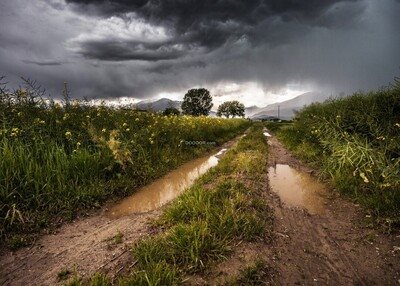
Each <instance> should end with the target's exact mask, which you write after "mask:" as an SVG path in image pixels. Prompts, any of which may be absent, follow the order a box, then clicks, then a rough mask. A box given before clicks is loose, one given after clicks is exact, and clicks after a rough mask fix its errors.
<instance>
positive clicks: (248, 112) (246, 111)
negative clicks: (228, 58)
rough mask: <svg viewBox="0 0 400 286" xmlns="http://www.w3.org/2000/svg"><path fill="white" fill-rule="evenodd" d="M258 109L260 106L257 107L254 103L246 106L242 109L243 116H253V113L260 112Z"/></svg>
mask: <svg viewBox="0 0 400 286" xmlns="http://www.w3.org/2000/svg"><path fill="white" fill-rule="evenodd" d="M260 109H261V108H260V107H258V106H256V105H253V106H249V107H246V108H245V109H244V114H245V117H251V116H253V115H254V114H256V113H258V112H260Z"/></svg>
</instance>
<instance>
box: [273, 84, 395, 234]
mask: <svg viewBox="0 0 400 286" xmlns="http://www.w3.org/2000/svg"><path fill="white" fill-rule="evenodd" d="M267 127H268V128H269V129H270V130H271V131H273V132H276V133H277V135H278V137H279V138H280V139H281V140H282V141H283V142H284V143H285V144H286V146H287V147H289V148H290V149H291V150H292V151H294V153H295V154H297V155H298V156H300V157H301V158H303V159H305V160H307V161H308V162H310V163H311V164H313V165H314V166H315V167H317V168H318V169H320V170H321V171H322V174H323V175H324V176H325V177H327V178H329V179H330V180H331V181H332V183H333V185H334V186H335V188H336V189H338V190H340V191H341V192H343V193H345V194H347V195H349V196H351V197H352V198H354V199H355V200H356V201H358V202H360V203H361V204H363V205H364V206H366V207H367V208H368V209H370V210H371V212H372V214H374V215H375V217H377V218H384V220H383V221H384V222H385V224H387V225H388V227H391V226H395V225H397V226H399V225H400V84H399V83H397V84H396V85H395V86H391V87H389V88H386V89H382V90H380V91H377V92H370V93H356V94H353V95H352V96H349V97H344V98H339V99H333V100H328V101H326V102H324V103H317V104H312V105H310V106H308V107H305V108H304V109H302V110H301V111H300V112H299V113H298V114H297V115H296V117H295V119H294V122H293V123H292V124H284V125H280V124H279V123H267Z"/></svg>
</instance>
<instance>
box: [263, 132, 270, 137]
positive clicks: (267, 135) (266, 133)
mask: <svg viewBox="0 0 400 286" xmlns="http://www.w3.org/2000/svg"><path fill="white" fill-rule="evenodd" d="M263 134H264V136H265V137H271V134H269V133H268V132H267V131H265V132H264V133H263Z"/></svg>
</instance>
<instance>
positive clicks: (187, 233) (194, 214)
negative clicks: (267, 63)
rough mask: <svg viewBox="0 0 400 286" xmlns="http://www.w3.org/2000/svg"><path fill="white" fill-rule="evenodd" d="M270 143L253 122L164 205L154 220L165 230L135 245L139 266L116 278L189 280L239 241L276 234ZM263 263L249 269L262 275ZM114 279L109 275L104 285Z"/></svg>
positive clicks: (152, 281)
mask: <svg viewBox="0 0 400 286" xmlns="http://www.w3.org/2000/svg"><path fill="white" fill-rule="evenodd" d="M267 149H268V146H267V144H266V140H265V137H264V136H263V135H262V126H261V125H257V126H255V127H252V128H251V131H250V132H249V133H248V134H247V136H245V137H243V138H241V139H240V141H239V142H238V143H237V144H236V145H235V146H234V147H233V148H232V149H231V150H229V151H227V152H226V153H225V154H224V155H223V157H222V158H221V160H220V162H219V164H218V165H217V166H216V167H214V168H211V169H210V170H209V171H208V172H207V173H206V174H205V175H203V176H202V177H200V178H199V179H198V180H197V181H196V182H195V184H194V185H193V186H192V187H190V188H189V189H188V190H186V191H185V193H184V194H183V195H181V196H180V197H179V198H178V199H176V200H175V201H173V202H172V203H171V204H170V205H169V206H168V207H167V208H166V209H165V210H164V212H163V214H162V215H161V217H160V218H159V219H157V221H155V222H154V224H155V226H157V227H158V228H159V229H160V231H161V232H160V233H159V234H156V235H153V236H151V237H148V238H146V239H144V240H142V241H140V242H138V243H137V244H136V245H134V246H133V249H132V255H133V256H134V259H135V260H136V261H137V264H136V266H135V269H134V270H133V272H132V273H131V274H130V275H129V276H126V277H122V278H119V280H118V281H115V283H116V284H117V285H180V284H182V283H183V282H184V281H185V282H186V283H189V281H190V277H191V275H202V274H204V273H205V271H207V270H209V269H210V266H213V265H215V264H216V263H218V262H220V261H222V260H224V259H226V258H227V257H229V255H230V254H231V253H232V252H233V251H234V246H235V245H236V244H237V243H238V242H240V241H257V240H261V241H263V240H266V239H270V235H271V233H270V231H271V227H272V211H271V210H270V209H269V208H268V206H267V205H266V204H265V201H264V200H263V197H262V195H263V185H261V184H260V181H261V176H265V174H266V167H267V157H268V156H267V151H268V150H267ZM253 268H255V267H253ZM253 268H252V269H253ZM258 268H261V266H260V265H257V269H256V270H254V269H253V270H249V271H248V272H249V274H246V275H247V276H249V277H250V278H248V279H253V280H255V279H257V275H258V274H257V273H258V272H259V271H258ZM251 271H252V272H251ZM250 272H251V273H250ZM253 272H255V273H253ZM256 272H257V273H256ZM96 275H97V276H98V275H99V274H96ZM247 276H246V277H245V278H243V279H247ZM91 280H92V279H89V280H80V283H81V284H78V285H92V284H91ZM75 282H76V280H75V281H74V283H75ZM110 284H111V282H110V279H107V278H105V277H104V284H99V285H110ZM74 285H76V284H74Z"/></svg>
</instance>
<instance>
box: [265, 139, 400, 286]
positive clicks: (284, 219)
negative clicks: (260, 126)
mask: <svg viewBox="0 0 400 286" xmlns="http://www.w3.org/2000/svg"><path fill="white" fill-rule="evenodd" d="M268 141H269V145H270V158H269V166H270V169H269V172H272V171H273V169H274V168H276V166H286V165H289V166H291V167H293V168H294V169H295V170H297V171H298V172H300V173H303V174H306V175H305V176H310V175H308V174H309V173H312V170H311V169H308V168H307V167H305V166H304V165H303V164H302V163H301V162H299V161H298V160H296V159H295V158H294V157H293V156H292V155H291V154H290V153H289V152H288V151H287V150H286V149H285V148H284V147H283V146H282V145H281V143H280V142H278V141H277V140H276V138H274V137H269V138H268ZM270 175H271V174H270ZM286 175H290V174H286ZM285 179H286V180H288V179H289V178H285ZM272 187H273V186H271V180H270V186H269V192H270V198H271V199H270V204H271V207H273V209H274V210H275V233H276V238H275V240H274V242H273V245H272V249H271V250H270V251H271V252H270V253H271V254H272V255H273V258H274V259H273V261H271V259H269V260H270V263H271V264H272V265H273V267H274V268H275V269H276V270H277V276H276V277H275V279H274V282H275V283H276V284H279V285H296V284H297V285H311V284H315V285H326V284H328V285H400V248H399V246H400V236H398V235H397V236H396V235H385V234H382V233H380V232H378V231H377V230H374V229H371V228H367V227H366V226H365V223H363V222H364V221H365V216H366V214H365V213H364V212H363V211H362V209H361V208H360V207H359V206H357V205H356V204H353V203H351V202H349V201H347V200H345V199H343V198H339V197H337V196H335V195H334V193H333V192H332V191H331V190H326V191H325V192H323V193H322V194H321V193H319V194H316V196H319V197H320V199H319V200H318V202H317V203H318V204H320V206H319V208H318V211H316V212H313V211H310V210H309V209H307V206H304V205H303V206H301V202H300V205H299V206H296V205H295V204H296V202H294V203H293V202H291V201H288V202H287V201H286V199H285V196H281V197H280V196H279V194H277V193H276V192H274V191H273V190H272ZM305 197H306V199H305V200H304V201H305V202H307V198H308V197H309V195H308V196H307V194H305ZM321 207H322V208H323V211H321V210H320V208H321ZM266 259H268V258H266Z"/></svg>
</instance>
